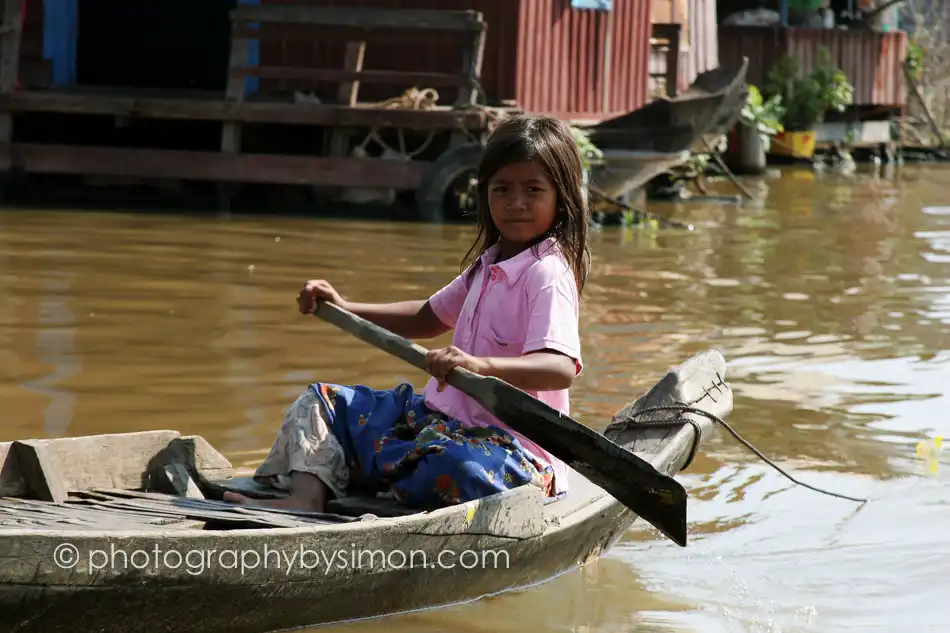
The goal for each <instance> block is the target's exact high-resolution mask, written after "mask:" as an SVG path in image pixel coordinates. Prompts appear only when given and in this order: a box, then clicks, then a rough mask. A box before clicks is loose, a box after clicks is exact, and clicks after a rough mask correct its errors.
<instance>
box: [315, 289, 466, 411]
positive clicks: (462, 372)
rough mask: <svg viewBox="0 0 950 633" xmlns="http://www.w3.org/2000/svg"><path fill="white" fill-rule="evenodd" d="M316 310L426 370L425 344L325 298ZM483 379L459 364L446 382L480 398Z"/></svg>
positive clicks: (357, 334) (358, 335)
mask: <svg viewBox="0 0 950 633" xmlns="http://www.w3.org/2000/svg"><path fill="white" fill-rule="evenodd" d="M313 313H314V315H315V316H316V317H318V318H320V319H323V320H324V321H326V322H327V323H331V324H333V325H335V326H337V327H338V328H340V329H341V330H344V331H345V332H349V333H350V334H352V335H353V336H355V337H357V338H359V339H362V340H363V341H365V342H367V343H369V344H370V345H374V346H376V347H378V348H379V349H381V350H383V351H384V352H389V353H390V354H392V355H393V356H396V357H397V358H401V359H402V360H404V361H406V362H407V363H409V364H410V365H412V366H414V367H416V368H418V369H421V370H422V371H425V370H426V354H428V353H429V350H427V349H426V348H424V347H422V346H421V345H418V344H417V343H413V342H412V341H410V340H408V339H405V338H403V337H401V336H399V335H398V334H395V333H394V332H390V331H389V330H387V329H386V328H382V327H380V326H378V325H376V324H375V323H373V322H372V321H367V320H366V319H364V318H363V317H360V316H357V315H356V314H353V313H352V312H350V311H349V310H347V309H345V308H341V307H340V306H338V305H336V304H334V303H328V302H327V301H324V300H323V299H318V300H317V307H316V309H315V310H314V312H313ZM483 380H484V377H483V376H479V375H478V374H476V373H474V372H471V371H469V370H467V369H463V368H461V367H456V368H454V369H453V370H452V371H450V372H449V374H448V376H446V379H445V382H447V383H448V384H450V385H452V386H453V387H455V388H456V389H458V390H459V391H461V392H463V393H465V394H467V395H469V396H472V397H477V396H476V393H475V392H477V391H480V389H479V385H480V383H481V382H482V381H483Z"/></svg>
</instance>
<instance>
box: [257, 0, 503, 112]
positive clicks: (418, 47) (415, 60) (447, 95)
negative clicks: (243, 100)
mask: <svg viewBox="0 0 950 633" xmlns="http://www.w3.org/2000/svg"><path fill="white" fill-rule="evenodd" d="M261 2H262V3H263V4H304V5H312V6H347V7H354V6H357V7H378V8H399V9H443V10H453V9H454V10H464V9H474V10H476V11H480V12H481V13H482V14H483V15H484V16H485V21H486V22H487V23H488V31H487V39H486V46H485V56H484V60H483V63H482V87H483V88H484V89H485V91H486V92H487V93H488V95H489V96H490V97H491V98H492V99H515V98H516V93H515V63H514V57H515V44H516V42H517V37H518V1H517V0H261ZM314 32H315V33H319V37H317V38H315V39H314V40H313V41H310V42H303V41H289V42H273V41H271V42H267V41H265V42H262V43H261V64H262V65H274V66H302V67H312V68H342V66H343V55H344V51H345V48H346V42H345V40H346V37H347V35H348V34H347V32H346V31H345V30H342V29H330V30H323V31H317V30H315V31H314ZM363 67H364V68H365V69H367V70H406V71H420V72H448V73H453V72H460V70H461V67H462V44H461V42H460V38H459V36H458V34H457V33H455V34H452V33H431V32H430V33H427V34H425V35H424V36H423V37H422V38H420V36H419V34H418V33H405V34H401V33H396V32H393V31H389V32H387V33H384V34H381V35H380V36H378V37H377V38H367V46H366V56H365V58H364V63H363ZM262 87H263V88H264V89H265V90H274V89H280V90H288V89H294V86H293V85H291V84H289V83H287V82H279V81H276V82H262ZM408 87H409V86H405V87H400V86H384V85H373V84H364V85H361V86H360V100H361V101H375V100H380V99H386V98H388V97H392V96H395V95H398V94H401V93H402V92H403V90H404V89H405V88H408ZM418 87H419V88H425V87H426V86H418ZM439 92H440V103H441V104H443V105H447V104H451V103H452V102H453V101H454V100H455V94H456V93H455V90H454V89H452V88H442V89H439Z"/></svg>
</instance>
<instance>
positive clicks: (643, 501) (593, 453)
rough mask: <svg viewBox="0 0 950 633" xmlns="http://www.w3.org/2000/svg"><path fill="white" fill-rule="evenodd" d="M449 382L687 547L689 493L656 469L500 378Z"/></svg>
mask: <svg viewBox="0 0 950 633" xmlns="http://www.w3.org/2000/svg"><path fill="white" fill-rule="evenodd" d="M314 314H315V315H316V316H317V317H319V318H321V319H323V320H324V321H327V322H328V323H332V324H333V325H335V326H337V327H339V328H340V329H342V330H344V331H346V332H349V333H350V334H353V335H354V336H356V337H357V338H360V339H362V340H363V341H366V342H367V343H370V344H371V345H375V346H376V347H378V348H379V349H381V350H383V351H386V352H389V353H390V354H392V355H393V356H396V357H397V358H401V359H402V360H404V361H406V362H407V363H409V364H410V365H414V366H415V367H417V368H419V369H422V370H423V371H424V370H425V358H426V353H427V350H426V349H425V348H424V347H422V346H421V345H417V344H416V343H413V342H411V341H408V340H406V339H405V338H403V337H401V336H399V335H397V334H394V333H393V332H390V331H389V330H387V329H385V328H382V327H379V326H378V325H376V324H375V323H372V322H370V321H367V320H366V319H363V318H361V317H359V316H357V315H355V314H353V313H352V312H349V311H347V310H345V309H343V308H341V307H339V306H337V305H335V304H332V303H327V302H325V301H323V300H318V301H317V308H316V310H315V311H314ZM446 382H447V383H448V384H450V385H451V386H453V387H455V388H456V389H458V390H459V391H461V392H462V393H465V394H467V395H468V396H470V397H472V398H474V399H475V400H476V401H477V402H478V403H479V404H481V405H482V406H483V407H484V408H485V409H486V410H487V411H488V412H490V413H491V414H492V415H494V416H495V417H496V418H498V419H499V420H501V421H502V422H504V423H505V424H507V425H508V426H510V427H511V428H513V429H515V430H516V431H518V432H519V433H521V434H522V435H524V436H525V437H527V438H529V439H530V440H532V441H534V442H536V443H537V444H539V445H540V446H542V447H544V449H545V450H547V451H548V452H549V453H551V454H552V455H554V456H555V457H558V458H559V459H561V460H562V461H563V462H565V463H566V464H567V465H568V466H570V467H571V468H573V469H575V470H576V471H578V472H579V473H580V474H582V475H583V476H584V477H586V478H587V479H589V480H590V481H592V482H593V483H595V484H597V485H598V486H600V487H601V488H603V489H604V490H605V491H607V492H608V493H609V494H611V495H612V496H613V497H614V498H615V499H617V501H619V502H620V503H622V504H623V505H625V506H627V507H628V508H630V509H631V510H633V511H634V512H636V513H637V514H638V515H639V516H640V517H642V518H643V519H645V520H646V521H648V522H649V523H651V524H652V525H654V526H655V527H656V528H657V529H658V530H660V531H661V532H662V533H663V534H665V535H666V536H667V537H669V538H670V539H671V540H673V541H674V542H675V543H677V544H678V545H681V546H685V545H686V490H685V489H684V488H683V486H682V485H681V484H680V483H679V482H677V481H676V480H675V479H673V478H672V477H670V476H668V475H665V474H663V473H661V472H659V471H658V470H656V469H655V468H654V467H653V465H652V464H650V463H648V462H646V461H644V460H642V459H641V458H639V457H637V456H636V455H635V454H634V453H632V452H630V451H628V450H626V449H625V448H623V447H622V446H620V445H618V444H615V443H614V442H612V441H610V440H609V439H607V438H606V437H604V436H603V435H601V434H600V433H597V432H595V431H593V430H592V429H589V428H588V427H586V426H584V425H582V424H580V423H578V422H576V421H574V420H573V419H571V418H570V417H568V416H566V415H564V414H562V413H561V412H560V411H558V410H557V409H554V408H553V407H551V406H549V405H548V404H546V403H544V402H541V401H540V400H538V399H537V398H534V397H532V396H531V395H529V394H527V393H525V392H524V391H522V390H520V389H518V388H516V387H514V386H512V385H510V384H508V383H507V382H505V381H503V380H500V379H498V378H494V377H490V376H480V375H478V374H475V373H473V372H470V371H468V370H466V369H461V368H458V367H457V368H455V369H453V370H452V371H451V372H449V375H448V376H447V377H446Z"/></svg>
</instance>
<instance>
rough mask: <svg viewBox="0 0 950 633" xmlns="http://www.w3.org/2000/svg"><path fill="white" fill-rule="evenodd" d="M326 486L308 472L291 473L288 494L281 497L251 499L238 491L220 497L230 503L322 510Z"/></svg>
mask: <svg viewBox="0 0 950 633" xmlns="http://www.w3.org/2000/svg"><path fill="white" fill-rule="evenodd" d="M327 492H328V489H327V486H326V484H324V483H323V482H322V481H320V480H319V479H318V478H317V477H315V476H313V475H311V474H309V473H300V472H296V471H295V472H294V473H292V474H291V483H290V496H288V497H284V498H283V499H252V498H251V497H248V496H245V495H242V494H240V493H238V492H225V493H224V496H223V497H222V499H223V500H224V501H228V502H230V503H237V504H240V505H244V506H252V507H259V508H274V509H277V510H299V511H302V512H323V511H324V508H325V506H326V499H327Z"/></svg>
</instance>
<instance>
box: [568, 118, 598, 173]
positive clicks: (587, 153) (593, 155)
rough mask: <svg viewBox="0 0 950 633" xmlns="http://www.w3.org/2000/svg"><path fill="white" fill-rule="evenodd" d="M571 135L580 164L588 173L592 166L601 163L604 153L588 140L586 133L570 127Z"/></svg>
mask: <svg viewBox="0 0 950 633" xmlns="http://www.w3.org/2000/svg"><path fill="white" fill-rule="evenodd" d="M571 134H572V135H573V136H574V142H575V143H576V144H577V150H578V151H579V152H580V153H581V163H582V164H583V166H584V169H585V170H586V171H590V168H591V166H592V165H596V164H598V163H601V162H603V160H604V153H603V152H602V151H600V148H599V147H597V146H596V145H595V144H594V142H593V141H592V140H590V135H588V133H587V132H585V131H584V130H582V129H580V128H578V127H575V126H573V125H572V126H571Z"/></svg>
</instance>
